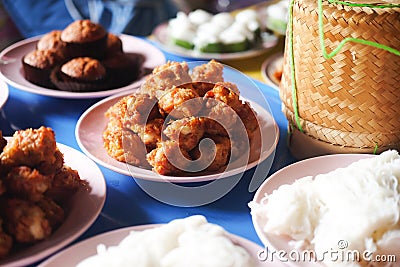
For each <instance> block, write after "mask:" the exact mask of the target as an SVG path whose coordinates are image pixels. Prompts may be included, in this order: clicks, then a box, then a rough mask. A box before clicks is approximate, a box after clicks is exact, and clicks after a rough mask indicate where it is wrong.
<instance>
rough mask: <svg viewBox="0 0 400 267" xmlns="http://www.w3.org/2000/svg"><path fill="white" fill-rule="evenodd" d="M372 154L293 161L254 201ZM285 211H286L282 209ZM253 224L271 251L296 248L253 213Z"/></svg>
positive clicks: (259, 191) (260, 190)
mask: <svg viewBox="0 0 400 267" xmlns="http://www.w3.org/2000/svg"><path fill="white" fill-rule="evenodd" d="M373 156H374V155H372V154H333V155H327V156H320V157H315V158H310V159H306V160H302V161H299V162H296V163H293V164H291V165H289V166H287V167H285V168H283V169H280V170H279V171H277V172H276V173H274V174H272V175H271V176H270V177H269V178H267V180H265V181H264V183H263V184H262V185H261V186H260V187H259V188H258V190H257V192H256V194H255V195H254V198H253V201H254V202H255V203H261V200H262V198H263V197H264V196H265V194H271V193H272V192H273V191H274V190H275V189H278V188H279V186H281V185H284V184H292V183H294V181H296V180H297V179H299V178H303V177H305V176H315V175H318V174H323V173H328V172H330V171H333V170H335V169H337V168H341V167H346V166H348V165H350V164H351V163H353V162H355V161H358V160H360V159H364V158H367V157H373ZM282 212H284V211H282ZM252 220H253V225H254V228H255V230H256V233H257V235H258V237H259V238H260V240H261V242H262V243H263V244H264V245H265V246H266V247H268V248H269V249H270V251H271V250H272V251H274V250H275V251H281V250H282V251H286V252H290V251H291V250H293V249H294V247H293V246H291V245H289V242H290V239H289V238H287V237H282V236H277V235H273V234H268V233H265V232H264V230H263V227H264V225H265V220H264V219H262V218H259V217H258V216H256V215H252ZM296 266H325V265H321V264H319V263H310V262H296Z"/></svg>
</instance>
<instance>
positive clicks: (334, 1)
mask: <svg viewBox="0 0 400 267" xmlns="http://www.w3.org/2000/svg"><path fill="white" fill-rule="evenodd" d="M322 1H323V0H318V24H319V25H318V26H319V40H320V44H321V50H322V55H323V57H324V58H325V59H331V58H332V57H334V56H335V55H337V54H338V53H339V51H340V50H341V49H342V48H343V46H344V45H345V44H346V43H348V42H354V43H359V44H363V45H368V46H372V47H375V48H379V49H382V50H385V51H388V52H390V53H392V54H394V55H397V56H400V51H399V50H397V49H394V48H392V47H389V46H387V45H383V44H380V43H376V42H372V41H368V40H364V39H359V38H353V37H347V38H345V39H343V40H342V41H341V42H340V43H339V45H338V46H337V47H336V48H335V49H334V50H332V52H331V53H329V54H328V52H327V51H326V47H325V33H324V23H323V8H322ZM328 2H329V3H331V4H341V5H346V6H351V7H371V8H397V7H400V5H398V4H384V5H381V4H377V5H374V4H358V3H350V2H345V1H339V0H328ZM293 5H294V0H291V1H290V3H289V18H288V22H289V23H288V24H289V25H288V35H289V39H288V46H289V60H290V69H291V70H290V77H291V85H292V101H293V110H294V117H295V120H296V124H297V128H298V129H299V131H301V132H303V128H302V126H301V121H300V116H299V110H298V103H297V88H296V80H295V78H296V74H295V69H294V68H295V67H294V51H293Z"/></svg>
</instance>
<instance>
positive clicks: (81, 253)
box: [38, 224, 283, 267]
mask: <svg viewBox="0 0 400 267" xmlns="http://www.w3.org/2000/svg"><path fill="white" fill-rule="evenodd" d="M157 226H161V224H149V225H139V226H131V227H125V228H121V229H117V230H113V231H110V232H106V233H103V234H100V235H97V236H94V237H91V238H89V239H87V240H84V241H81V242H80V243H78V244H75V245H73V246H71V247H69V248H67V249H65V250H63V251H62V252H60V253H58V254H56V255H54V256H53V257H51V258H49V259H48V260H46V261H44V262H43V263H42V264H40V265H38V267H50V266H76V265H77V264H78V263H79V262H80V261H82V260H84V259H86V258H88V257H90V256H93V255H95V254H97V250H96V248H97V245H99V244H104V245H106V246H114V245H118V244H119V242H120V241H121V240H122V239H124V238H125V237H126V236H127V235H128V234H129V232H130V231H142V230H145V229H151V228H154V227H157ZM229 238H230V239H231V240H232V241H233V242H234V243H235V244H237V245H240V246H242V247H243V248H245V249H246V250H247V251H248V252H249V253H250V255H251V256H253V258H254V260H255V262H256V266H254V267H262V266H278V267H279V266H283V265H282V264H280V263H279V262H274V263H273V264H272V263H268V262H262V261H259V260H258V254H259V253H260V251H263V248H262V247H260V246H259V245H257V244H256V243H253V242H251V241H249V240H247V239H244V238H242V237H239V236H237V235H233V234H229Z"/></svg>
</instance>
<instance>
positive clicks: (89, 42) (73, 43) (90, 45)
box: [61, 20, 108, 59]
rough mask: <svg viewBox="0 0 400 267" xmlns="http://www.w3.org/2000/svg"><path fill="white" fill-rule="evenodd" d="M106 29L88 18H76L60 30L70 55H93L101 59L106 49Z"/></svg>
mask: <svg viewBox="0 0 400 267" xmlns="http://www.w3.org/2000/svg"><path fill="white" fill-rule="evenodd" d="M107 37H108V33H107V31H106V30H105V29H104V28H103V26H101V25H100V24H97V23H94V22H92V21H90V20H77V21H74V22H72V23H71V24H69V25H68V26H67V27H66V28H65V29H64V30H63V31H62V32H61V40H62V41H63V42H65V43H66V47H67V51H68V53H69V55H70V56H71V57H93V58H96V59H101V58H102V57H103V56H104V54H105V52H106V49H107Z"/></svg>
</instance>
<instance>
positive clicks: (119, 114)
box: [104, 94, 135, 121]
mask: <svg viewBox="0 0 400 267" xmlns="http://www.w3.org/2000/svg"><path fill="white" fill-rule="evenodd" d="M134 98H135V96H134V95H133V94H132V95H128V96H124V97H122V98H121V99H119V100H118V101H117V102H116V103H115V104H114V105H112V106H111V107H109V108H108V109H107V111H106V112H105V114H104V115H105V116H106V118H108V119H115V120H119V121H123V120H124V118H125V116H126V111H127V109H128V102H130V101H132V100H133V99H134Z"/></svg>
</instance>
